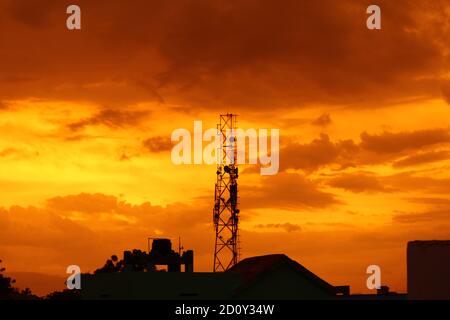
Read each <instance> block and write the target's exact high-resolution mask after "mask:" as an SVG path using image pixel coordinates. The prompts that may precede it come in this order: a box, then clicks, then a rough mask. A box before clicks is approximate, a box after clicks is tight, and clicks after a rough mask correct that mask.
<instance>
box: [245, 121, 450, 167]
mask: <svg viewBox="0 0 450 320" xmlns="http://www.w3.org/2000/svg"><path fill="white" fill-rule="evenodd" d="M360 137H361V142H359V143H357V142H355V141H354V140H351V139H348V140H338V141H331V140H330V137H329V136H328V135H326V134H321V135H320V136H319V137H318V138H316V139H313V140H312V141H311V142H309V143H303V144H300V143H296V142H289V143H287V144H286V145H285V146H284V147H282V148H281V150H280V170H282V171H285V170H288V169H301V170H304V171H306V172H311V171H315V170H318V169H320V168H322V167H331V168H333V169H335V170H342V169H346V168H348V167H357V166H361V165H369V164H372V165H373V164H383V163H389V162H393V166H394V167H396V168H400V167H406V166H410V165H415V164H420V163H429V162H434V161H439V160H444V159H448V156H449V154H448V152H447V151H444V150H441V151H433V150H431V151H430V150H429V149H430V148H432V147H434V146H437V145H444V144H448V143H450V131H449V129H444V128H437V129H428V130H417V131H400V132H395V133H394V132H383V133H380V134H369V133H367V132H364V133H362V134H361V135H360ZM246 172H257V170H256V169H254V170H253V169H250V168H249V169H246Z"/></svg>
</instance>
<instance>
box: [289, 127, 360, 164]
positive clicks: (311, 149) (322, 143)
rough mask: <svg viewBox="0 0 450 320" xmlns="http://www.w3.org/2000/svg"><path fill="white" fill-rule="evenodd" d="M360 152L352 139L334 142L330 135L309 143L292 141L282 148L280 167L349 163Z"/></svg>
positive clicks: (321, 136) (324, 135)
mask: <svg viewBox="0 0 450 320" xmlns="http://www.w3.org/2000/svg"><path fill="white" fill-rule="evenodd" d="M356 152H358V146H357V145H356V144H355V143H354V142H353V141H352V140H343V141H338V142H332V141H331V140H330V138H329V136H328V135H326V134H321V135H320V137H319V138H317V139H314V140H312V141H311V142H310V143H307V144H298V143H292V144H289V145H288V146H286V147H284V148H282V149H281V150H280V167H281V170H286V169H290V168H292V169H304V170H307V171H311V170H317V169H319V168H321V167H323V166H326V165H331V164H336V163H339V164H340V165H345V164H346V163H349V162H350V161H351V159H352V157H353V155H354V154H355V153H356Z"/></svg>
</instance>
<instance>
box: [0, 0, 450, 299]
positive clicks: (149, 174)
mask: <svg viewBox="0 0 450 320" xmlns="http://www.w3.org/2000/svg"><path fill="white" fill-rule="evenodd" d="M69 4H78V5H79V6H80V7H81V12H82V22H81V23H82V29H81V30H74V31H69V30H68V29H67V28H66V18H67V14H66V8H67V6H68V5H69ZM370 4H372V1H356V0H355V1H326V0H320V1H298V0H283V1H275V0H267V1H261V0H246V1H237V0H236V1H234V0H231V1H230V0H214V1H211V0H171V1H165V0H150V1H149V0H145V1H144V0H142V1H137V0H136V1H106V0H95V1H81V0H77V1H60V0H54V1H51V0H40V1H39V5H37V3H36V1H31V0H22V1H12V0H11V1H8V0H0V190H1V193H0V259H1V260H3V264H2V265H3V266H4V267H6V268H7V271H8V272H9V273H10V274H13V275H16V277H17V279H18V285H19V286H26V285H28V286H31V285H32V284H33V283H36V281H35V282H33V277H34V278H36V277H41V278H42V277H43V276H44V275H45V276H48V277H49V279H50V277H60V278H61V279H63V278H64V277H65V276H66V274H65V270H66V267H67V266H68V265H71V264H77V265H79V266H80V267H81V269H82V271H83V272H89V271H90V272H92V271H93V270H95V269H96V268H98V267H101V266H102V265H103V263H104V262H105V260H106V259H107V258H108V257H109V256H111V255H112V254H118V255H119V256H120V255H121V254H122V251H123V250H127V249H133V248H139V249H146V248H147V238H148V237H168V238H171V239H173V240H174V242H175V244H176V245H177V239H178V236H181V239H182V243H183V245H184V247H185V248H186V249H193V250H194V251H195V270H197V271H211V270H212V263H213V250H214V246H213V245H214V230H213V224H212V208H213V204H214V183H215V179H216V175H215V171H216V169H215V166H214V165H179V166H176V165H174V164H172V161H171V158H170V150H171V148H172V143H171V141H170V135H171V133H172V131H173V130H175V129H177V128H186V129H188V130H190V131H192V130H193V122H194V121H195V120H202V121H203V126H204V128H214V127H215V125H216V123H217V121H218V117H219V114H221V113H227V112H232V113H236V114H238V115H239V119H238V120H239V126H240V127H241V128H244V129H248V128H255V129H258V128H277V129H280V146H281V149H280V172H279V173H278V174H277V175H273V176H261V175H260V174H259V171H258V170H255V168H254V167H251V166H243V167H242V168H241V169H240V172H241V174H240V176H239V197H240V199H239V202H240V209H241V221H240V223H241V224H240V228H241V248H242V251H241V253H242V257H243V258H245V257H249V256H255V255H262V254H269V253H285V254H287V255H288V256H289V257H290V258H292V259H294V260H296V261H298V262H299V263H301V264H302V265H304V266H305V267H307V268H308V269H310V270H311V271H313V272H314V273H316V274H317V275H319V276H320V277H322V278H324V279H325V280H327V281H328V282H330V283H332V284H333V285H346V284H348V285H351V287H352V292H368V290H367V288H366V279H367V277H368V275H367V274H366V268H367V266H369V265H372V264H375V265H379V266H380V267H381V271H382V284H383V285H388V286H390V287H391V289H392V290H397V291H403V292H404V291H405V290H406V243H407V241H409V240H431V239H450V193H449V191H450V45H449V43H450V41H449V40H450V22H449V21H450V19H449V18H450V2H449V1H439V0H433V1H426V0H414V1H413V0H410V1H398V0H396V1H376V4H378V5H379V6H380V8H381V12H382V29H381V30H368V29H367V28H366V18H367V16H368V15H367V14H366V8H367V6H368V5H370ZM20 277H24V279H25V278H26V279H27V280H23V281H22V282H21V281H20ZM52 288H53V287H52V286H50V285H49V284H48V283H47V284H45V283H41V284H40V285H35V287H33V286H32V287H31V289H32V290H33V291H35V292H38V293H43V292H47V291H48V290H51V289H52Z"/></svg>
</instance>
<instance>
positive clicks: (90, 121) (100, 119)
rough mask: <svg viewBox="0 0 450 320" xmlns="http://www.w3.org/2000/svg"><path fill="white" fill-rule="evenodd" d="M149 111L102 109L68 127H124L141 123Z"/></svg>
mask: <svg viewBox="0 0 450 320" xmlns="http://www.w3.org/2000/svg"><path fill="white" fill-rule="evenodd" d="M148 114H149V112H148V111H120V110H113V109H105V110H101V111H100V112H98V113H97V114H95V115H93V116H92V117H89V118H86V119H83V120H80V121H77V122H74V123H71V124H69V125H68V127H69V128H70V129H71V130H73V131H77V130H81V129H83V128H84V127H86V126H95V125H105V126H108V127H110V128H113V129H114V128H123V127H127V126H134V125H136V124H139V123H140V122H141V121H142V120H143V119H145V118H146V117H147V116H148Z"/></svg>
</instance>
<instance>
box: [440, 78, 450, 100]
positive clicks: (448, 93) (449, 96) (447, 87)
mask: <svg viewBox="0 0 450 320" xmlns="http://www.w3.org/2000/svg"><path fill="white" fill-rule="evenodd" d="M442 96H443V98H444V100H445V101H446V102H447V103H448V104H449V105H450V83H446V84H444V85H443V86H442Z"/></svg>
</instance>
